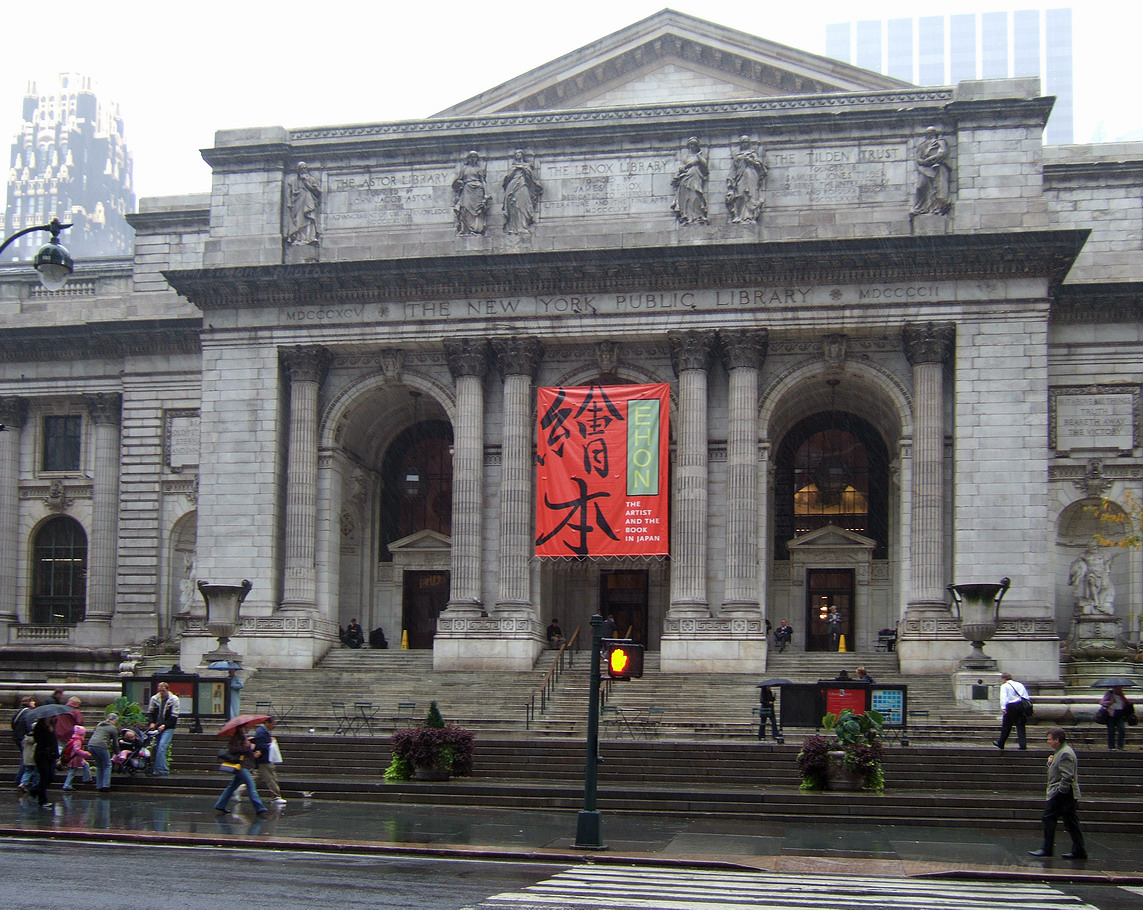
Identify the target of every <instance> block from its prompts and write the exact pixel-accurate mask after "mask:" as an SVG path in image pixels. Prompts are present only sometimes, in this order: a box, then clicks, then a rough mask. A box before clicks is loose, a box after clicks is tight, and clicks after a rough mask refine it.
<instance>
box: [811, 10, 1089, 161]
mask: <svg viewBox="0 0 1143 910" xmlns="http://www.w3.org/2000/svg"><path fill="white" fill-rule="evenodd" d="M826 54H827V55H828V56H830V57H833V58H834V59H836V60H842V61H844V62H846V63H855V64H857V65H858V66H861V67H864V68H865V69H871V70H874V71H876V72H880V73H884V74H885V75H887V76H894V77H895V78H897V79H904V80H905V81H906V82H915V83H917V84H918V85H955V84H956V83H957V82H961V81H963V80H966V79H1005V78H1008V77H1009V76H1039V77H1040V79H1041V84H1042V86H1043V91H1044V92H1045V93H1046V94H1048V95H1055V96H1056V104H1055V107H1054V108H1053V109H1052V116H1051V118H1050V119H1049V120H1048V127H1047V130H1046V131H1045V136H1044V138H1045V141H1046V142H1048V143H1051V144H1053V145H1066V144H1068V143H1071V142H1073V141H1074V139H1073V133H1074V124H1073V119H1074V104H1075V90H1074V86H1073V78H1072V11H1071V10H1070V9H1050V10H1034V9H1031V10H1018V11H1016V12H995V13H982V14H980V15H977V14H976V13H965V14H955V15H950V16H944V15H941V16H922V17H920V18H917V19H887V20H882V19H871V20H870V19H867V20H862V21H860V22H856V23H854V22H837V23H833V24H831V25H827V26H826Z"/></svg>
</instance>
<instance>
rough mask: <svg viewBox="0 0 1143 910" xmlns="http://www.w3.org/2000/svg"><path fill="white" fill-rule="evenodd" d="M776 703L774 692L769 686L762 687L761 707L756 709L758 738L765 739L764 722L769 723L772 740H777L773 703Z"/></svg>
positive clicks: (776, 723) (775, 714)
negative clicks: (772, 735)
mask: <svg viewBox="0 0 1143 910" xmlns="http://www.w3.org/2000/svg"><path fill="white" fill-rule="evenodd" d="M777 701H778V698H777V696H776V695H775V694H774V690H773V689H771V688H770V687H769V686H763V687H762V694H761V702H762V704H761V706H760V707H759V709H758V738H759V739H765V738H766V721H767V720H769V721H770V730H771V732H772V733H773V734H774V739H777V738H778V716H777V712H776V711H775V709H774V705H775V703H776V702H777Z"/></svg>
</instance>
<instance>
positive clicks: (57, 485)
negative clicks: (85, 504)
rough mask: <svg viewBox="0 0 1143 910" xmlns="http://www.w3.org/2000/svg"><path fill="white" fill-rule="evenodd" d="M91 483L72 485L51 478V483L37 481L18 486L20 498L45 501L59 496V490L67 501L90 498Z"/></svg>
mask: <svg viewBox="0 0 1143 910" xmlns="http://www.w3.org/2000/svg"><path fill="white" fill-rule="evenodd" d="M91 489H92V484H91V482H90V481H87V482H83V483H80V482H78V481H77V482H76V483H75V484H74V485H73V484H72V483H71V482H68V483H64V482H62V481H59V480H53V481H52V482H51V483H37V484H28V485H27V486H24V485H21V486H20V499H21V500H32V499H41V500H44V501H47V500H48V499H50V498H52V497H53V495H54V496H55V498H56V499H59V498H60V491H61V490H62V491H63V493H62V495H63V496H65V497H66V498H67V501H68V502H71V501H73V500H76V499H91Z"/></svg>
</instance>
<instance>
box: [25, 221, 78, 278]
mask: <svg viewBox="0 0 1143 910" xmlns="http://www.w3.org/2000/svg"><path fill="white" fill-rule="evenodd" d="M56 223H57V224H58V222H56ZM32 265H34V266H35V269H36V271H37V272H38V273H39V275H40V284H42V285H43V286H44V287H45V288H47V289H48V290H49V291H58V290H59V289H60V288H62V287H63V286H64V284H65V283H66V282H67V280H68V277H69V276H70V275H71V273H72V271H73V269H74V268H75V263H74V262H73V261H72V258H71V253H69V252H68V251H67V247H65V246H64V245H63V244H62V243H60V238H59V235H58V234H57V233H53V234H52V239H51V240H49V241H48V242H47V243H45V244H44V245H43V246H42V247H40V251H39V252H38V253H36V256H35V258H34V259H33V260H32Z"/></svg>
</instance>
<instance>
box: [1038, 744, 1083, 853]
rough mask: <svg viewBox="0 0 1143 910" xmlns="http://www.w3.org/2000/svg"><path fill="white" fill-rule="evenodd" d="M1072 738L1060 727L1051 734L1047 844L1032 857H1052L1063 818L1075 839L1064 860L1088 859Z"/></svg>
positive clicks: (1065, 826)
mask: <svg viewBox="0 0 1143 910" xmlns="http://www.w3.org/2000/svg"><path fill="white" fill-rule="evenodd" d="M1067 739H1068V736H1067V734H1066V733H1065V732H1064V731H1063V729H1062V728H1060V727H1052V729H1051V730H1049V731H1048V748H1050V749H1051V750H1052V754H1051V755H1050V756H1048V790H1047V796H1048V804H1047V805H1046V806H1045V807H1044V842H1043V844H1042V845H1041V846H1040V849H1039V850H1029V851H1028V853H1029V854H1030V855H1031V856H1051V855H1052V847H1053V845H1054V844H1055V840H1056V820H1057V819H1062V820H1063V823H1064V830H1065V831H1067V832H1068V834H1069V835H1070V836H1071V839H1072V849H1071V852H1070V853H1065V854H1063V857H1064V859H1087V847H1086V846H1085V845H1084V840H1083V831H1081V830H1080V824H1079V818H1078V817H1077V816H1076V802H1077V801H1078V800H1079V798H1080V785H1079V769H1078V767H1077V762H1076V754H1075V752H1074V751H1073V749H1072V747H1071V746H1069V745H1068V744H1067Z"/></svg>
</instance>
